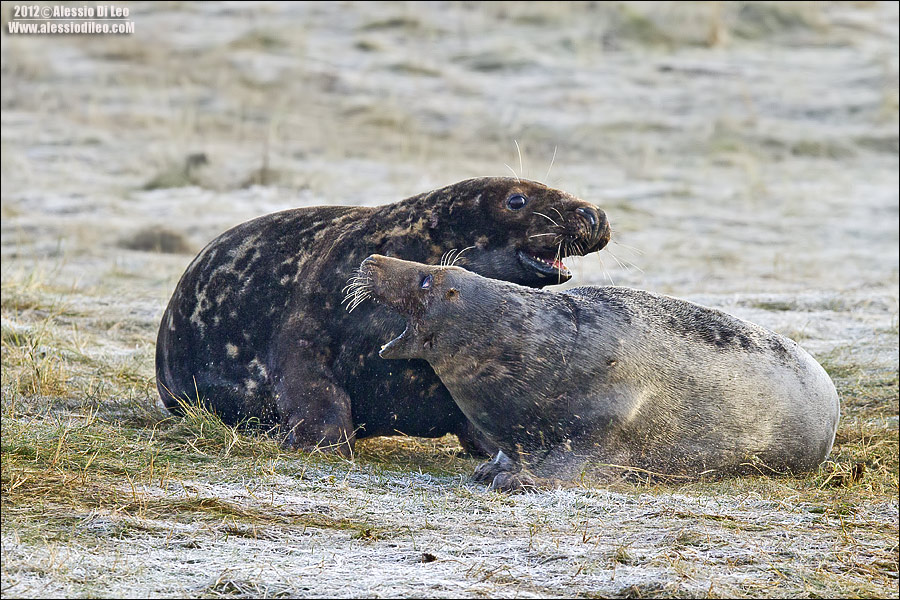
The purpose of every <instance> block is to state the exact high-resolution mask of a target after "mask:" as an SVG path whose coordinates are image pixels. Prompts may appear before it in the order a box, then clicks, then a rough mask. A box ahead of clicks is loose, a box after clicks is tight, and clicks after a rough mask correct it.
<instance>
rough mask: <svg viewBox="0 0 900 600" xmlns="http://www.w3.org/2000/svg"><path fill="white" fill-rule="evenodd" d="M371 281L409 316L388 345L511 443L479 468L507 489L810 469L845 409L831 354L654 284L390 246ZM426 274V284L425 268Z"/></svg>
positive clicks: (376, 294) (366, 269)
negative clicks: (594, 477)
mask: <svg viewBox="0 0 900 600" xmlns="http://www.w3.org/2000/svg"><path fill="white" fill-rule="evenodd" d="M360 272H361V274H362V275H363V276H365V277H366V278H367V279H368V282H369V283H368V290H369V293H370V294H371V295H372V297H373V298H375V299H376V300H377V301H379V302H381V303H383V304H385V305H387V306H391V307H393V308H394V309H395V310H398V311H399V312H400V313H402V314H404V315H405V316H407V318H408V322H409V324H408V327H407V329H406V331H405V332H404V334H403V335H401V336H400V337H399V338H396V339H394V340H392V341H390V342H389V343H388V344H386V345H385V346H384V347H383V349H382V351H381V355H382V356H383V357H385V358H405V359H409V358H419V359H425V360H427V361H429V362H430V363H431V365H432V366H433V367H434V370H435V372H436V373H437V374H438V376H439V377H440V378H441V380H442V381H443V383H444V384H445V385H446V386H447V388H448V389H449V390H450V393H451V394H452V395H453V398H454V400H455V401H456V403H457V404H458V405H459V406H460V408H461V409H462V411H463V413H464V414H465V415H466V416H467V417H468V418H469V419H471V421H472V422H473V423H474V424H475V425H476V426H477V427H478V428H479V429H480V430H481V431H483V432H484V433H485V434H486V435H487V437H488V438H489V439H491V440H492V441H494V442H495V443H496V444H497V445H498V446H499V448H500V450H501V452H500V453H499V454H498V455H497V456H496V457H495V459H494V460H493V461H491V462H489V463H486V464H485V465H482V467H480V468H479V470H478V471H477V472H476V479H478V480H481V481H486V482H493V483H492V485H493V487H495V488H499V489H515V488H517V487H521V486H523V485H524V486H528V485H534V484H535V482H538V483H539V482H540V481H541V480H542V479H546V478H562V479H571V478H574V477H576V476H577V475H578V474H579V473H580V472H582V470H583V469H585V468H587V467H590V466H591V465H593V466H597V465H606V466H607V467H608V468H610V469H613V468H620V467H628V468H632V469H639V470H644V471H649V472H653V473H660V474H670V475H684V476H697V475H700V474H706V473H717V474H731V473H740V472H747V471H761V472H764V473H782V472H792V473H798V472H804V471H809V470H812V469H815V468H816V467H817V466H818V465H819V464H820V463H821V462H822V461H824V460H825V458H826V457H827V456H828V453H829V452H830V450H831V445H832V443H833V441H834V435H835V431H836V428H837V422H838V416H839V402H838V396H837V392H836V391H835V388H834V385H833V384H832V382H831V380H830V379H829V377H828V375H827V374H826V373H825V371H824V369H822V367H821V366H820V365H819V364H818V363H817V362H816V361H815V360H814V359H813V358H812V357H811V356H810V355H809V354H808V353H806V352H805V351H804V350H803V349H802V348H800V346H798V345H797V344H796V343H795V342H793V341H792V340H790V339H787V338H785V337H783V336H780V335H778V334H776V333H773V332H771V331H768V330H766V329H763V328H762V327H759V326H757V325H754V324H752V323H749V322H747V321H743V320H741V319H738V318H736V317H733V316H731V315H728V314H725V313H723V312H721V311H718V310H714V309H710V308H706V307H703V306H699V305H697V304H693V303H690V302H686V301H683V300H678V299H676V298H671V297H668V296H661V295H657V294H653V293H650V292H645V291H640V290H633V289H627V288H621V287H583V288H575V289H570V290H565V291H562V292H553V291H548V290H538V289H529V288H524V287H521V286H517V285H515V284H512V283H506V282H500V281H490V280H487V279H485V278H483V277H479V276H478V275H475V274H473V273H468V272H466V271H463V270H462V269H458V268H453V267H439V266H425V265H421V264H415V263H410V262H406V261H401V260H396V259H390V258H386V257H381V256H374V257H369V258H368V259H366V260H365V261H364V262H363V263H362V266H361V268H360ZM428 275H430V276H431V277H432V279H431V285H430V286H429V288H428V289H425V290H423V289H420V286H418V285H416V283H417V282H418V281H420V280H422V278H423V277H426V276H428Z"/></svg>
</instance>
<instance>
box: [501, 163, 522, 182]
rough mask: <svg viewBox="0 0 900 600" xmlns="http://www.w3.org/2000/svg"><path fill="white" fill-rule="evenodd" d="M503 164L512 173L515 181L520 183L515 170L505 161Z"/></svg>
mask: <svg viewBox="0 0 900 600" xmlns="http://www.w3.org/2000/svg"><path fill="white" fill-rule="evenodd" d="M503 166H504V167H506V168H507V169H509V170H510V172H511V173H512V174H513V177H515V178H516V181H517V182H520V183H521V181H520V180H519V176H518V175H516V170H515V169H513V168H512V167H511V166H509V165H508V164H506V163H503Z"/></svg>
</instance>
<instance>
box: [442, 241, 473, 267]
mask: <svg viewBox="0 0 900 600" xmlns="http://www.w3.org/2000/svg"><path fill="white" fill-rule="evenodd" d="M474 247H475V246H466V247H465V248H463V249H462V250H460V251H459V252H457V253H456V256H455V257H454V258H453V262H451V263H450V264H449V265H447V266H449V267H455V266H456V263H457V261H458V260H459V259H460V258H462V255H463V252H465V251H466V250H471V249H472V248H474Z"/></svg>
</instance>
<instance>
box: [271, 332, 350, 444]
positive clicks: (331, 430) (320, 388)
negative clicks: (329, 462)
mask: <svg viewBox="0 0 900 600" xmlns="http://www.w3.org/2000/svg"><path fill="white" fill-rule="evenodd" d="M297 346H299V351H298V348H297ZM310 347H312V346H311V345H310V344H309V343H306V342H303V341H300V342H299V343H296V342H295V344H294V348H292V350H291V351H279V352H274V353H273V356H277V357H279V359H280V360H278V361H277V362H275V363H274V364H272V371H273V372H272V379H273V381H274V387H275V405H276V407H277V409H278V415H279V417H280V421H281V426H282V428H283V430H284V431H285V432H286V433H287V437H286V438H285V441H284V444H285V445H286V446H288V447H290V448H292V449H294V450H304V451H307V452H309V451H313V450H319V451H324V452H337V453H339V454H341V455H343V456H348V457H349V456H350V455H351V454H352V453H353V446H354V443H355V442H356V433H355V431H354V429H353V415H352V412H351V405H350V397H349V396H348V395H347V392H346V391H344V388H342V387H341V386H340V385H338V384H337V383H336V380H335V377H334V376H333V375H332V373H331V369H329V368H328V367H327V366H325V364H324V360H323V359H324V357H323V356H320V355H317V353H314V352H310V351H309V348H310Z"/></svg>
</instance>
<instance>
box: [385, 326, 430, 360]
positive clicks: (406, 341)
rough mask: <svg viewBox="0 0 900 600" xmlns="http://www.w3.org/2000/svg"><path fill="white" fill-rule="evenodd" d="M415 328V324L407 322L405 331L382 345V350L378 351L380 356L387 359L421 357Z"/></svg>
mask: <svg viewBox="0 0 900 600" xmlns="http://www.w3.org/2000/svg"><path fill="white" fill-rule="evenodd" d="M413 329H414V327H413V324H412V323H407V325H406V329H404V330H403V333H401V334H400V335H399V336H397V337H396V338H394V339H392V340H391V341H389V342H388V343H387V344H385V345H384V346H382V347H381V350H379V351H378V356H380V357H381V358H386V359H395V358H419V357H420V354H419V350H420V349H421V348H419V347H418V345H417V344H416V336H415V335H414V334H413Z"/></svg>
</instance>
